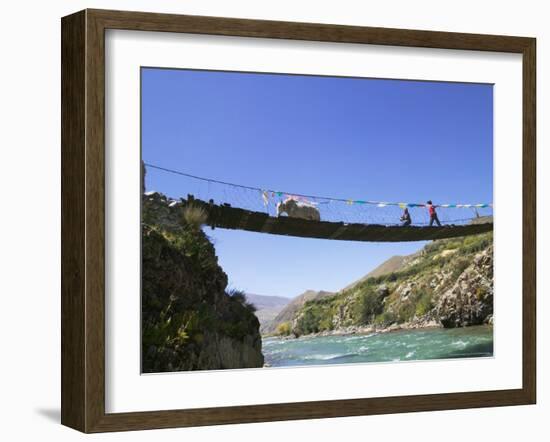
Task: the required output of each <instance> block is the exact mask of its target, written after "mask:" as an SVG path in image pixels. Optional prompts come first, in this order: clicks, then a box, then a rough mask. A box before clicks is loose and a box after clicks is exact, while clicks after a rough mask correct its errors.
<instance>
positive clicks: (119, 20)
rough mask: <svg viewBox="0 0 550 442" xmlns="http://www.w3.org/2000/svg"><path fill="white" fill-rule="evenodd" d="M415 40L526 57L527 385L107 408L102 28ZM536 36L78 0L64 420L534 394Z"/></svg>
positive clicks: (205, 420)
mask: <svg viewBox="0 0 550 442" xmlns="http://www.w3.org/2000/svg"><path fill="white" fill-rule="evenodd" d="M106 29H124V30H140V31H162V32H175V33H195V34H211V35H222V36H242V37H262V38H274V39H291V40H308V41H322V42H336V43H338V42H340V43H358V44H376V45H390V46H405V47H419V48H441V49H457V50H476V51H495V52H508V53H517V54H521V55H522V57H523V294H522V303H523V361H522V367H523V385H522V388H519V389H513V390H497V391H476V392H465V393H460V392H459V393H445V394H429V395H415V396H400V397H380V398H364V399H347V400H331V401H316V402H298V403H296V402H293V403H282V404H271V405H250V406H231V407H221V408H201V409H188V410H185V409H182V410H170V411H154V410H151V411H147V412H132V413H114V414H110V413H106V412H105V389H106V387H105V297H104V295H105V159H104V158H105V141H104V140H105V75H104V74H105V30H106ZM535 53H536V41H535V39H534V38H525V37H512V36H496V35H474V34H459V33H450V32H432V31H418V30H405V29H384V28H369V27H356V26H339V25H326V24H311V23H291V22H277V21H263V20H242V19H234V18H217V17H200V16H186V15H169V14H155V13H141V12H122V11H106V10H84V11H81V12H78V13H75V14H73V15H70V16H67V17H64V18H63V19H62V306H61V312H62V337H61V346H62V410H61V421H62V424H64V425H67V426H69V427H72V428H75V429H77V430H80V431H83V432H87V433H88V432H104V431H122V430H142V429H152V428H169V427H185V426H197V425H216V424H230V423H244V422H262V421H281V420H290V419H311V418H326V417H339V416H357V415H369V414H383V413H403V412H412V411H430V410H446V409H461V408H473V407H493V406H507V405H521V404H534V403H535V400H536V310H535V288H536V210H535V209H536V206H535V205H536V176H535V171H536V157H535V154H536V153H535V133H536V126H535V124H536V98H535V86H536V81H535V80H536V77H535V75H536V74H535V72H536V71H535Z"/></svg>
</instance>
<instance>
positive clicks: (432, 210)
mask: <svg viewBox="0 0 550 442" xmlns="http://www.w3.org/2000/svg"><path fill="white" fill-rule="evenodd" d="M426 207H428V213H429V214H430V227H431V226H433V223H434V222H435V223H436V224H437V225H438V226H439V227H441V223H440V222H439V218H438V217H437V212H436V211H435V206H434V205H433V203H432V200H428V202H427V203H426Z"/></svg>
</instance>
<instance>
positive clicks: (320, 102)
mask: <svg viewBox="0 0 550 442" xmlns="http://www.w3.org/2000/svg"><path fill="white" fill-rule="evenodd" d="M492 128H493V88H492V86H491V85H480V84H461V83H442V82H415V81H401V80H377V79H352V78H335V77H318V76H295V75H272V74H255V73H229V72H206V71H190V70H168V69H152V68H144V69H142V155H143V159H144V161H145V162H146V163H151V164H155V165H158V166H162V167H167V168H171V169H176V170H181V171H184V172H187V173H190V174H194V175H198V176H204V177H209V178H214V179H217V180H222V181H228V182H234V183H239V184H245V185H249V186H254V187H260V188H268V189H276V190H284V191H288V192H295V193H302V194H313V195H323V196H331V197H338V198H346V199H348V198H350V199H364V200H380V201H407V202H423V201H425V200H427V199H432V200H433V201H434V202H441V203H454V202H464V203H478V202H492V195H493V185H492V183H493V163H492V161H493V160H492V149H493V135H492V130H493V129H492ZM196 185H197V184H196V183H195V184H194V186H196ZM146 186H147V189H148V190H157V191H161V192H163V193H165V194H167V195H169V196H172V197H181V196H185V195H186V194H187V193H188V192H189V186H190V183H189V180H187V179H181V178H180V177H177V176H174V175H170V174H166V173H164V172H160V171H154V170H148V174H147V181H146ZM191 187H193V186H191ZM201 191H202V192H203V194H204V192H206V193H207V192H208V188H207V187H205V186H204V185H203V186H202V187H201ZM190 193H197V188H196V187H193V188H192V189H191V191H190ZM206 233H207V234H208V235H209V236H210V237H211V238H212V240H213V242H214V243H215V246H216V251H217V254H218V256H219V259H220V264H221V265H222V267H223V268H224V270H225V271H226V272H227V274H228V276H229V280H230V284H231V286H232V287H234V288H239V289H243V290H245V291H248V292H250V293H257V294H265V295H280V296H296V295H298V294H300V293H301V292H303V291H304V290H306V289H315V290H320V289H324V290H334V291H336V290H338V289H340V288H342V287H343V286H345V285H347V284H349V283H350V282H352V281H354V280H355V279H358V278H360V277H362V276H363V275H364V274H366V273H368V272H369V271H370V270H372V269H373V268H374V267H376V266H377V265H378V264H380V263H381V262H383V261H384V260H385V259H387V258H389V257H391V256H393V255H403V254H408V253H412V252H414V251H416V250H418V249H419V248H420V247H422V246H423V243H396V244H394V243H357V242H347V241H346V242H344V241H334V240H317V239H304V238H292V237H283V236H275V235H267V234H261V233H251V232H242V231H229V230H223V229H216V230H214V231H211V230H210V229H209V228H207V229H206Z"/></svg>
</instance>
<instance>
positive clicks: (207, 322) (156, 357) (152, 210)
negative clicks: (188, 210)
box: [142, 194, 264, 373]
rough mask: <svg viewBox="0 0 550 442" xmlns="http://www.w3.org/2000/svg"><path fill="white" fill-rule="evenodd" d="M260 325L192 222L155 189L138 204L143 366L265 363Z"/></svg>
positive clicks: (156, 369) (155, 368)
mask: <svg viewBox="0 0 550 442" xmlns="http://www.w3.org/2000/svg"><path fill="white" fill-rule="evenodd" d="M259 327H260V324H259V322H258V319H257V318H256V316H255V315H254V307H253V306H252V304H250V303H249V302H248V301H247V300H246V297H245V296H244V295H243V294H242V293H238V292H237V293H229V292H228V291H227V275H226V274H225V273H224V272H223V270H222V269H221V267H220V266H219V265H218V260H217V257H216V254H215V250H214V247H213V245H212V243H211V242H210V241H209V239H208V237H207V236H206V235H205V233H204V232H203V231H202V229H201V228H200V213H199V214H198V216H195V222H192V220H191V219H190V218H189V219H187V220H186V219H185V217H184V216H182V214H181V210H180V209H179V208H177V207H170V202H169V201H168V200H167V199H166V198H165V197H164V196H162V195H160V194H150V195H144V197H143V202H142V371H143V372H146V373H151V372H164V371H181V370H208V369H224V368H248V367H261V366H263V362H264V360H263V359H264V358H263V355H262V352H261V336H260V333H259Z"/></svg>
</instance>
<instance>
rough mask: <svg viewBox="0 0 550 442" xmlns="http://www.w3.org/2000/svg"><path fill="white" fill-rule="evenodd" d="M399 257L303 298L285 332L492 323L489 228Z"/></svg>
mask: <svg viewBox="0 0 550 442" xmlns="http://www.w3.org/2000/svg"><path fill="white" fill-rule="evenodd" d="M400 262H401V265H400V266H398V267H397V268H398V270H396V271H392V272H389V273H385V274H383V275H380V276H375V277H368V278H366V279H363V280H360V281H359V282H358V283H355V284H352V285H351V286H349V287H348V288H345V289H343V290H341V291H340V292H338V293H337V294H335V295H332V296H329V297H325V298H322V299H314V300H312V301H308V302H306V303H304V305H303V306H302V307H301V308H300V309H299V310H298V311H296V312H295V314H294V316H293V318H292V320H291V326H290V327H289V329H288V330H289V332H290V333H292V334H294V335H296V336H299V335H302V334H310V333H319V332H334V331H346V330H347V331H354V330H357V329H358V328H368V327H371V328H374V329H382V328H389V327H390V328H391V327H394V328H395V327H425V326H443V327H448V328H451V327H463V326H468V325H478V324H483V323H492V321H493V237H492V233H487V234H482V235H476V236H469V237H464V238H455V239H451V240H439V241H434V242H432V243H430V244H428V245H427V246H426V247H424V249H422V250H421V252H419V253H416V254H414V255H411V256H410V257H407V258H406V259H400Z"/></svg>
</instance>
